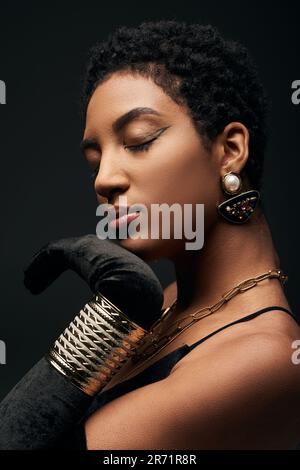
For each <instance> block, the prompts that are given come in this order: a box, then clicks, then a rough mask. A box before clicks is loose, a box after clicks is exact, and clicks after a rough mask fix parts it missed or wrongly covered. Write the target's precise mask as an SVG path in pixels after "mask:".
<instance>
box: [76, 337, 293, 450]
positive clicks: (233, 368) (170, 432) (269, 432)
mask: <svg viewBox="0 0 300 470" xmlns="http://www.w3.org/2000/svg"><path fill="white" fill-rule="evenodd" d="M299 349H300V348H299ZM199 351H200V349H199ZM293 352H295V351H294V350H293V349H292V345H291V341H290V338H289V337H287V336H285V335H282V334H276V335H274V334H272V335H270V334H268V333H265V332H258V333H256V334H253V335H243V336H240V337H238V336H237V335H236V337H235V338H234V339H233V340H232V341H231V342H230V341H223V342H222V343H221V341H220V342H219V348H215V349H214V352H212V350H211V351H209V350H208V349H206V351H205V353H202V356H201V354H200V353H198V356H197V360H196V356H194V360H193V361H189V362H187V363H185V365H184V366H181V367H178V368H177V369H175V370H174V371H173V372H172V373H171V374H170V375H169V376H168V377H167V378H165V379H164V380H160V381H158V382H155V383H150V384H148V385H146V386H143V387H140V388H138V389H135V390H133V391H131V392H129V393H127V394H125V395H124V396H121V397H119V398H117V399H115V400H113V401H111V402H109V403H107V404H106V405H105V406H104V407H103V408H101V409H100V410H98V411H97V412H96V413H94V414H93V415H92V416H91V417H90V418H89V419H88V421H87V422H86V425H85V430H86V436H87V444H88V449H169V448H172V449H236V450H237V449H293V448H295V447H296V445H298V443H299V442H300V433H299V428H300V380H299V377H300V374H299V372H300V360H298V361H297V360H295V357H294V359H293V358H292V353H293ZM298 356H300V354H299V355H298ZM178 430H179V431H178ZM195 430H196V432H195Z"/></svg>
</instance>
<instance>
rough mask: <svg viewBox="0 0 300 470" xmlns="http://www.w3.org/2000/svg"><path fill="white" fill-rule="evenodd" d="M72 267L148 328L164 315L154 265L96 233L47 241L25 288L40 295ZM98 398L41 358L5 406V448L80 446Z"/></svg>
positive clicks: (1, 436) (1, 428)
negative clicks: (81, 424) (91, 407)
mask: <svg viewBox="0 0 300 470" xmlns="http://www.w3.org/2000/svg"><path fill="white" fill-rule="evenodd" d="M67 269H72V270H74V271H75V272H77V273H78V274H79V276H80V277H82V278H83V279H84V280H85V281H86V282H87V283H88V284H89V286H90V288H91V290H92V291H93V292H94V293H96V292H97V291H99V292H101V293H102V294H103V295H104V296H105V297H107V298H108V299H109V300H110V301H111V302H112V303H114V304H115V305H116V306H117V307H119V308H120V309H121V310H122V311H123V312H124V313H125V314H127V316H128V318H129V319H130V320H132V321H135V322H136V323H137V324H138V325H140V326H142V327H143V328H145V329H148V327H149V326H150V325H151V324H152V323H153V322H154V321H155V320H156V319H157V317H158V315H159V314H160V313H161V306H162V303H163V291H162V287H161V285H160V282H159V280H158V279H157V278H156V276H155V274H154V273H153V271H152V270H151V269H150V267H149V266H148V265H146V264H145V263H144V262H143V261H142V260H141V259H140V258H138V257H137V256H135V255H134V254H132V253H130V252H129V251H127V250H125V249H124V248H122V247H119V246H118V245H115V244H113V243H112V242H110V241H108V240H100V239H98V238H97V237H96V236H95V235H85V236H82V237H71V238H65V239H60V240H56V241H53V242H50V243H47V245H45V246H44V247H43V248H41V249H40V250H39V251H38V252H37V253H36V254H35V255H34V257H33V259H32V261H31V262H30V263H29V265H28V266H27V267H26V268H25V270H24V275H25V277H24V284H25V286H26V287H27V288H28V289H29V290H30V291H31V292H32V293H33V294H38V293H40V292H42V291H43V290H44V289H46V287H48V286H49V285H50V284H51V283H52V282H54V280H55V279H57V277H58V276H59V275H60V274H61V273H62V272H64V271H65V270H67ZM92 400H93V397H92V396H89V395H87V394H85V393H84V392H83V391H82V390H80V389H79V388H77V387H76V386H75V385H73V384H72V383H71V382H69V380H68V379H67V378H65V377H64V376H63V375H61V374H60V373H59V372H58V371H57V370H56V369H55V368H54V367H53V366H52V365H50V364H49V362H48V361H47V360H46V359H45V358H44V357H43V358H41V359H40V360H39V361H38V362H37V363H36V364H35V365H34V366H33V367H32V368H31V369H30V370H29V372H27V374H25V376H24V377H23V378H22V379H21V380H20V381H19V382H18V383H17V384H16V385H15V387H14V388H13V389H12V390H11V391H10V392H9V393H8V395H7V396H6V397H5V398H4V400H2V402H1V403H0V449H12V450H18V449H56V448H58V449H59V448H61V446H62V448H64V446H65V444H64V442H68V446H69V445H70V446H71V447H72V446H73V445H75V448H76V445H77V444H76V443H77V437H76V436H77V433H76V429H77V423H78V422H79V421H80V419H81V418H82V417H83V416H84V415H85V413H86V411H87V410H88V407H89V405H90V404H91V402H92ZM81 429H82V428H81Z"/></svg>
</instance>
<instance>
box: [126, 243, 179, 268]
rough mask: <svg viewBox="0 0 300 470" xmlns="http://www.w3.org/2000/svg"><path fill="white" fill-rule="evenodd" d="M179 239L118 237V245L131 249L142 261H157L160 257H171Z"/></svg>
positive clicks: (176, 248) (177, 247) (174, 252)
mask: <svg viewBox="0 0 300 470" xmlns="http://www.w3.org/2000/svg"><path fill="white" fill-rule="evenodd" d="M179 241H180V240H161V239H158V240H155V239H146V240H145V239H142V238H137V239H132V238H126V239H120V240H118V243H119V244H120V246H122V247H123V248H125V249H126V250H128V251H131V252H132V253H134V254H135V255H136V256H138V257H139V258H141V259H142V260H144V261H147V262H150V261H157V260H159V259H161V258H169V259H172V258H173V257H174V255H175V254H176V253H177V252H178V249H179V246H178V245H179V244H178V242H179Z"/></svg>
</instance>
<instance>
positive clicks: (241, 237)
mask: <svg viewBox="0 0 300 470" xmlns="http://www.w3.org/2000/svg"><path fill="white" fill-rule="evenodd" d="M172 261H173V262H174V267H175V272H176V280H177V307H176V311H177V313H178V312H182V311H185V312H186V311H190V310H194V309H195V308H197V309H200V308H203V307H207V306H211V305H213V304H214V303H216V302H218V301H219V300H220V299H221V296H222V294H224V293H225V292H227V291H228V290H230V289H231V288H233V287H235V286H236V285H237V284H238V283H240V282H241V281H244V280H245V279H248V278H251V277H256V276H258V275H260V274H263V273H265V272H267V271H268V270H269V269H274V268H279V267H280V266H279V258H278V255H277V253H276V250H275V248H274V244H273V240H272V236H271V233H270V230H269V226H268V223H267V221H266V219H265V217H264V215H263V213H262V212H261V210H260V209H258V210H257V212H256V213H255V214H253V216H252V218H251V219H250V220H249V221H248V222H246V223H245V224H241V225H236V224H230V223H228V222H226V221H225V220H224V221H223V220H218V221H217V222H216V223H215V224H214V225H213V226H212V227H211V228H210V229H209V233H206V234H205V239H204V246H203V248H202V249H201V250H199V251H185V252H184V253H183V254H181V255H180V256H179V257H177V258H176V259H173V260H172ZM259 285H260V291H259V292H260V294H261V293H262V289H261V286H262V285H264V296H263V300H264V301H267V300H268V297H269V298H270V299H271V298H272V299H274V296H273V297H272V294H271V293H272V292H274V289H275V291H276V292H277V294H280V293H281V295H282V287H281V284H280V282H279V281H278V280H277V279H266V280H264V281H262V282H261V283H260V284H259ZM257 289H258V287H257V286H256V287H255V288H253V289H249V290H248V291H246V292H243V293H242V296H236V297H235V299H237V297H239V299H238V301H237V302H238V303H237V305H238V306H241V302H242V303H243V302H245V305H246V306H247V310H248V309H249V308H251V306H252V305H253V306H254V305H255V304H257V302H258V303H259V302H261V301H262V297H261V296H257V293H258V291H257ZM254 291H255V292H254ZM242 298H243V299H242ZM278 298H279V297H278ZM235 302H236V300H234V299H232V300H230V302H229V303H230V305H234V303H235Z"/></svg>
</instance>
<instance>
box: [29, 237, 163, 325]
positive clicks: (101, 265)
mask: <svg viewBox="0 0 300 470" xmlns="http://www.w3.org/2000/svg"><path fill="white" fill-rule="evenodd" d="M67 269H72V270H73V271H75V272H76V273H77V274H78V275H79V276H80V277H81V278H82V279H84V280H85V281H86V282H87V283H88V285H89V286H90V288H91V290H92V291H93V292H94V293H96V292H100V293H101V294H103V295H104V296H105V297H107V298H108V299H109V300H110V301H111V302H112V303H113V304H115V305H116V306H117V307H119V309H120V310H122V311H123V312H124V313H125V314H126V315H128V317H129V318H130V319H131V320H132V321H134V322H136V323H137V324H138V325H140V326H142V327H143V328H145V329H148V328H150V326H151V325H152V324H153V323H154V321H155V320H156V319H157V318H158V316H159V315H160V313H161V307H162V305H163V300H164V295H163V290H162V286H161V284H160V282H159V280H158V279H157V277H156V276H155V274H154V272H153V271H152V269H151V268H150V267H149V266H148V265H147V264H146V263H145V262H144V261H143V260H142V259H141V258H139V257H138V256H136V255H134V254H133V253H131V252H130V251H128V250H125V248H123V247H121V246H118V245H116V244H114V243H113V242H111V241H109V240H100V239H99V238H98V237H97V236H96V235H93V234H88V235H84V236H80V237H70V238H62V239H59V240H54V241H51V242H49V243H47V244H46V245H44V246H43V247H42V248H41V249H40V250H39V251H38V252H37V253H36V254H35V255H34V256H33V258H32V260H31V261H30V263H29V265H28V266H27V267H26V268H25V269H24V284H25V286H26V287H27V288H28V289H29V290H30V292H31V293H32V294H39V293H40V292H42V291H43V290H44V289H46V288H47V287H48V286H49V285H50V284H52V283H53V282H54V281H55V279H57V278H58V277H59V276H60V275H61V274H62V273H63V272H64V271H66V270H67Z"/></svg>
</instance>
